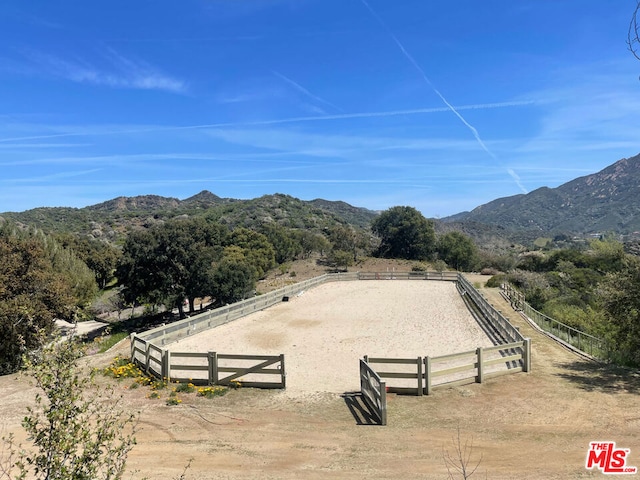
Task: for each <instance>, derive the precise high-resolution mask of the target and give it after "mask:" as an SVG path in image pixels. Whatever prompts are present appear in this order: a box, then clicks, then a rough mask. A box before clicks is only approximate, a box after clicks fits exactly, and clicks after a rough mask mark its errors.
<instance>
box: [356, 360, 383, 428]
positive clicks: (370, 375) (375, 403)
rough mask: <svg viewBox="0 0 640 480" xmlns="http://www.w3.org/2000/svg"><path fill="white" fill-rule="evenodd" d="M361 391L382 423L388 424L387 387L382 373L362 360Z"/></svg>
mask: <svg viewBox="0 0 640 480" xmlns="http://www.w3.org/2000/svg"><path fill="white" fill-rule="evenodd" d="M360 392H361V393H362V398H363V399H364V401H365V403H366V404H367V405H368V406H369V409H370V410H371V411H372V413H373V414H374V416H375V417H377V418H376V420H378V423H379V424H380V425H386V424H387V388H386V385H385V382H383V381H382V379H381V378H380V375H379V374H378V373H377V372H376V371H375V370H374V369H373V368H371V367H370V366H369V364H368V363H367V361H366V357H365V359H364V360H360Z"/></svg>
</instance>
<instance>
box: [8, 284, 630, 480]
mask: <svg viewBox="0 0 640 480" xmlns="http://www.w3.org/2000/svg"><path fill="white" fill-rule="evenodd" d="M486 279H487V278H486V277H479V276H478V277H473V278H471V280H472V282H474V283H475V284H476V285H477V286H480V284H481V283H483V282H484V281H486ZM480 291H481V292H482V293H483V294H484V295H485V297H486V298H487V299H488V300H489V301H490V302H491V303H493V304H494V305H495V306H496V307H497V308H498V309H500V310H502V311H503V313H504V314H505V315H507V316H508V317H509V318H510V319H511V321H512V322H513V323H514V324H515V325H517V326H519V327H520V329H521V332H522V333H523V334H524V335H525V336H528V337H530V338H531V339H532V356H533V361H532V372H530V373H520V374H515V375H509V376H503V377H499V378H496V379H492V380H489V381H487V382H486V383H484V384H471V385H467V386H464V387H455V388H448V389H440V390H435V392H434V394H433V395H431V396H428V397H427V396H425V397H410V396H396V395H389V397H388V425H387V426H385V427H380V426H375V425H367V424H366V422H364V423H365V424H362V423H363V422H361V421H359V420H358V417H357V415H354V414H353V413H352V409H353V408H354V406H353V403H352V399H351V398H348V397H347V398H343V397H342V396H341V395H339V394H336V393H316V394H313V395H308V396H305V397H301V398H296V397H288V396H287V395H284V394H283V393H282V392H279V391H261V390H254V389H242V388H241V389H239V390H232V391H230V392H229V393H228V394H227V395H226V396H223V397H218V398H215V399H212V400H209V399H204V398H201V397H196V396H195V395H193V394H184V395H182V396H181V399H182V401H183V403H182V404H180V405H177V406H167V405H166V403H165V399H166V396H165V397H164V398H161V399H149V398H147V397H148V394H149V391H148V390H147V389H143V388H139V389H127V388H125V387H126V386H127V384H126V383H124V382H123V383H121V384H119V385H120V386H119V388H120V389H121V391H122V394H123V396H124V400H125V402H126V404H127V405H128V406H129V408H131V409H132V410H133V411H140V428H139V431H138V434H137V439H138V445H137V446H136V447H135V448H134V450H133V451H132V452H131V454H130V456H129V464H128V465H129V468H130V469H131V470H132V471H133V470H138V473H136V474H135V475H134V477H135V478H142V477H148V478H152V479H156V478H163V479H168V478H176V477H178V476H179V475H180V474H181V473H182V471H183V468H184V466H185V465H186V464H187V462H188V461H189V460H190V459H192V463H191V467H190V468H189V470H188V471H187V473H186V478H193V479H234V480H238V479H254V478H260V479H299V478H303V479H328V478H331V479H334V478H346V479H369V478H384V479H406V478H412V479H413V478H421V479H445V478H449V477H448V472H447V468H446V466H445V463H444V459H443V457H444V456H445V455H446V454H447V453H449V454H451V455H455V443H456V442H454V438H455V437H456V435H457V432H459V435H460V438H461V442H462V445H463V446H464V445H465V444H466V445H467V448H468V452H469V453H470V463H471V464H473V465H475V464H476V463H478V462H479V466H478V469H477V472H476V474H475V475H474V476H473V477H472V478H490V479H572V478H593V477H599V476H600V475H601V474H600V473H599V472H597V471H594V472H591V471H587V470H586V469H585V458H586V454H587V449H588V447H589V442H591V441H596V440H602V441H605V440H612V441H615V442H616V443H617V446H618V447H621V448H628V449H630V454H629V457H628V462H627V465H632V466H640V402H639V400H640V396H639V395H640V376H639V375H638V373H637V372H631V371H627V370H622V369H613V368H609V367H606V366H602V365H600V364H597V363H594V362H591V361H588V360H585V359H583V358H581V357H579V356H577V355H576V354H574V353H572V352H570V351H568V350H566V349H565V348H563V347H562V346H560V345H558V344H556V343H554V342H553V341H551V340H549V339H548V338H547V337H545V336H544V335H542V334H540V333H538V332H537V331H535V330H534V329H533V328H532V327H531V326H529V325H528V323H526V321H525V320H523V319H522V318H521V317H520V316H519V314H517V313H516V312H514V311H513V310H511V309H510V307H509V305H508V304H507V303H506V302H504V300H502V297H501V296H500V295H499V292H498V291H497V290H495V289H487V288H481V289H480ZM127 349H128V345H125V344H122V345H120V346H119V347H117V348H116V350H120V351H121V352H124V353H126V352H127ZM114 355H115V352H114V351H111V352H109V353H107V354H102V355H97V356H93V357H91V358H90V359H89V362H90V363H91V364H93V365H106V364H107V363H108V362H109V361H110V360H111V359H112V358H113V356H114ZM0 394H1V398H2V401H1V402H0V426H3V428H4V433H5V434H6V433H8V432H15V433H16V435H17V436H18V437H19V438H23V437H24V434H22V430H21V428H20V425H19V423H20V419H21V417H22V416H23V415H24V412H25V406H26V405H28V404H30V403H32V401H33V397H34V395H35V390H34V389H33V388H32V387H30V386H29V383H28V381H27V380H26V379H25V378H24V377H22V376H20V375H11V376H6V377H0ZM453 478H462V477H460V476H455V475H454V477H453Z"/></svg>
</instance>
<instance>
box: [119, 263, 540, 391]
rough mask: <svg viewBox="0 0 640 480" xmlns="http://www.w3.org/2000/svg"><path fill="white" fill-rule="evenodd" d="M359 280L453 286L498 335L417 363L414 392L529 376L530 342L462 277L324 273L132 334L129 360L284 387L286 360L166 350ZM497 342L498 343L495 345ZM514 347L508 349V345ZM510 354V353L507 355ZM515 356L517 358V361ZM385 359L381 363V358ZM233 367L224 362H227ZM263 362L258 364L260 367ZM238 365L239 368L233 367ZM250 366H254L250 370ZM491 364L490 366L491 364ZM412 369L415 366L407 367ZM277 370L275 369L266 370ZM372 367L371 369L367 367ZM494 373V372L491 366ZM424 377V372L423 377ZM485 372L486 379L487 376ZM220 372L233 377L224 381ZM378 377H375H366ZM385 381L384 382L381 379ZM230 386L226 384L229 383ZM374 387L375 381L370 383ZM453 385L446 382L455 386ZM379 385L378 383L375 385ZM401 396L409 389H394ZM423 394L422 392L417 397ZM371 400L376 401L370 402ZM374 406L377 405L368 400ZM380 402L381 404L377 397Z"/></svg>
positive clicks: (213, 378)
mask: <svg viewBox="0 0 640 480" xmlns="http://www.w3.org/2000/svg"><path fill="white" fill-rule="evenodd" d="M355 280H440V281H455V282H456V285H457V288H458V291H459V292H460V295H462V296H463V298H465V301H467V303H468V304H472V305H473V308H474V309H475V310H476V314H477V315H479V316H481V317H482V319H483V321H484V322H485V323H486V324H488V325H489V327H490V329H491V330H492V332H491V333H492V334H493V333H495V332H497V333H498V335H495V336H494V338H497V339H498V342H499V343H500V344H501V345H498V346H497V347H491V348H490V349H480V350H479V353H478V350H477V351H473V352H463V353H459V354H458V353H456V354H452V355H446V356H443V357H433V358H429V357H424V362H425V363H424V368H423V367H422V365H423V361H422V360H420V361H417V363H416V360H413V362H414V364H415V365H417V371H416V373H415V374H412V373H411V372H409V373H406V375H415V378H416V382H418V381H420V382H422V379H423V378H424V380H425V383H424V386H422V383H420V385H417V386H416V387H412V388H414V389H415V390H416V392H426V393H427V394H429V393H430V392H431V388H432V387H437V386H440V383H438V380H433V379H434V378H436V377H441V376H445V375H449V376H450V375H451V374H459V372H462V371H463V370H470V369H475V373H474V375H472V376H468V375H467V376H466V377H463V378H462V379H456V380H454V381H455V382H465V381H466V382H469V379H470V378H471V379H472V380H471V381H474V380H473V379H480V381H482V379H483V378H489V377H491V376H497V375H495V374H496V373H497V372H495V371H486V368H485V367H492V366H494V365H502V366H503V367H504V366H507V367H508V368H507V369H506V371H504V372H501V373H500V374H504V373H516V372H519V371H525V372H528V371H530V368H531V355H530V343H529V341H528V339H524V338H523V337H522V335H521V334H520V332H518V330H517V329H516V328H515V327H513V326H512V325H511V324H510V323H509V321H508V320H507V319H506V318H505V317H504V316H503V315H502V314H501V313H500V312H498V311H497V310H495V309H494V308H493V306H492V305H491V304H489V303H488V302H487V301H486V300H485V299H484V297H483V296H482V295H481V294H480V293H479V292H478V291H477V290H476V289H475V288H474V287H473V286H472V285H471V284H470V283H469V282H468V281H467V279H466V278H465V277H464V276H463V275H462V274H460V273H458V272H394V271H392V272H388V271H387V272H378V273H340V274H325V275H321V276H319V277H315V278H312V279H309V280H305V281H302V282H298V283H295V284H292V285H288V286H286V287H283V288H280V289H278V290H275V291H273V292H269V293H267V294H264V295H259V296H256V297H253V298H250V299H247V300H242V301H240V302H237V303H234V304H231V305H227V306H224V307H221V308H218V309H215V310H211V311H207V312H204V313H201V314H198V315H195V316H193V317H190V318H186V319H183V320H180V321H178V322H175V323H172V324H169V325H162V326H159V327H157V328H154V329H151V330H148V331H146V332H143V333H142V334H139V335H136V334H132V335H131V338H130V340H131V360H132V362H134V363H136V364H138V365H139V366H140V367H141V368H142V369H143V370H145V371H146V372H147V373H148V374H150V375H154V376H156V377H158V378H161V379H162V378H164V379H169V380H170V379H173V380H176V381H191V382H193V383H199V384H210V385H222V384H230V383H229V382H233V381H237V380H238V379H239V378H240V377H242V383H243V385H246V386H256V387H262V388H285V387H286V374H285V363H284V355H275V356H264V355H226V354H220V353H217V352H200V353H187V352H170V351H169V350H168V349H166V348H162V347H164V346H165V345H167V344H169V343H173V342H176V341H178V340H181V339H183V338H186V337H189V336H191V335H194V334H196V333H199V332H202V331H204V330H208V329H210V328H214V327H217V326H219V325H223V324H226V323H229V322H231V321H233V320H236V319H238V318H240V317H243V316H245V315H249V314H250V313H253V312H256V311H259V310H263V309H265V308H268V307H270V306H272V305H275V304H277V303H280V302H283V301H287V300H288V299H289V297H291V296H295V295H301V294H302V293H304V292H305V291H306V290H307V289H310V288H313V287H315V286H318V285H321V284H323V283H326V282H333V281H355ZM494 341H495V340H494ZM508 342H511V343H512V345H511V344H509V345H506V346H505V345H504V344H505V343H508ZM509 350H511V351H512V352H511V353H507V352H508V351H509ZM494 351H495V352H497V355H498V357H497V358H491V359H488V360H487V361H483V360H482V355H483V354H485V353H486V354H491V353H493V352H494ZM472 354H476V355H477V357H478V358H479V360H474V361H473V362H471V363H467V364H462V365H460V364H456V365H455V366H449V367H448V368H443V369H440V370H433V369H432V365H433V364H434V363H435V364H438V362H440V361H442V362H445V361H448V362H449V363H451V362H454V363H455V362H456V361H458V363H459V361H460V360H459V359H460V358H461V357H465V356H467V357H468V356H470V355H472ZM516 357H517V358H516ZM377 360H381V359H377ZM385 360H387V361H388V362H386V363H395V364H402V361H398V360H402V359H395V360H394V359H385ZM225 361H226V362H232V363H231V364H229V363H224V362H225ZM258 361H260V363H257V364H256V362H258ZM233 362H235V363H233ZM247 362H249V363H251V364H249V365H247ZM487 362H490V363H487ZM409 364H411V362H410V363H409ZM272 365H275V367H274V368H273V367H272V368H267V367H270V366H272ZM369 368H371V367H369ZM492 368H495V367H492ZM423 372H424V373H423ZM485 372H486V374H485ZM221 373H222V374H224V373H231V374H232V375H227V376H226V377H224V376H221ZM388 373H391V372H388ZM267 375H270V376H271V381H266V380H263V378H264V376H267ZM367 378H374V377H367ZM392 378H396V379H397V378H404V379H407V378H414V377H407V376H405V377H398V376H395V377H392ZM380 381H381V380H380ZM225 382H226V383H225ZM371 382H373V380H371ZM451 382H452V381H450V380H449V381H445V382H444V383H446V384H449V385H451ZM373 383H375V382H373ZM392 388H394V389H396V390H398V391H402V389H406V388H407V387H392ZM419 394H421V393H419ZM372 398H373V397H372ZM370 401H373V400H371V399H370ZM378 401H380V399H379V398H378Z"/></svg>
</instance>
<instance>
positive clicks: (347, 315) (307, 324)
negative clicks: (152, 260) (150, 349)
mask: <svg viewBox="0 0 640 480" xmlns="http://www.w3.org/2000/svg"><path fill="white" fill-rule="evenodd" d="M390 300H392V301H390ZM492 345H493V343H492V342H491V340H490V339H489V338H488V337H487V335H486V334H485V333H484V332H483V330H482V329H481V328H480V326H479V325H478V323H477V322H476V321H475V320H474V318H473V317H472V315H471V313H470V312H469V310H468V309H467V306H466V305H465V303H464V301H463V300H462V298H461V297H460V295H459V293H458V291H457V290H456V287H455V284H454V283H452V282H433V281H432V282H427V281H388V280H379V281H376V280H372V281H366V282H336V283H327V284H324V285H321V286H319V287H315V288H313V289H311V290H308V291H305V292H304V293H303V294H302V295H300V296H296V297H292V298H291V299H290V300H289V301H288V302H283V303H280V304H278V305H275V306H273V307H270V308H268V309H266V310H263V311H261V312H257V313H254V314H252V315H249V316H247V317H244V318H241V319H238V320H236V321H234V322H231V323H229V324H226V325H222V326H220V327H217V328H213V329H211V330H208V331H206V332H203V333H199V334H197V335H194V336H193V337H190V338H187V339H185V340H182V341H179V342H176V343H173V344H171V345H168V348H169V349H170V350H171V351H173V352H207V351H215V352H218V353H226V354H245V355H246V354H255V355H278V354H282V353H283V354H284V355H285V368H286V373H287V389H286V391H285V392H283V394H286V395H287V396H292V397H295V396H301V395H304V394H308V393H314V392H330V393H344V392H351V391H357V390H359V389H360V384H359V373H358V360H359V359H360V358H362V357H363V356H364V355H369V356H370V357H393V358H415V357H418V356H422V357H424V356H427V355H428V356H432V357H433V356H439V355H445V354H449V353H458V352H465V351H469V350H475V349H476V348H477V347H489V346H492ZM405 368H406V367H405ZM386 370H389V369H388V368H387V369H386ZM407 386H408V385H407Z"/></svg>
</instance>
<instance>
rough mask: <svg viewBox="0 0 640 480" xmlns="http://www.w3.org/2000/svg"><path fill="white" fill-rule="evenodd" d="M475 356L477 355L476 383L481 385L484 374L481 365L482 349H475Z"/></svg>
mask: <svg viewBox="0 0 640 480" xmlns="http://www.w3.org/2000/svg"><path fill="white" fill-rule="evenodd" d="M476 354H477V355H478V376H477V377H476V382H477V383H482V380H483V376H484V372H483V365H482V347H478V348H477V349H476Z"/></svg>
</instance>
